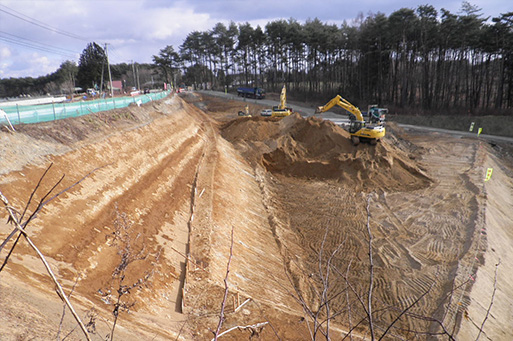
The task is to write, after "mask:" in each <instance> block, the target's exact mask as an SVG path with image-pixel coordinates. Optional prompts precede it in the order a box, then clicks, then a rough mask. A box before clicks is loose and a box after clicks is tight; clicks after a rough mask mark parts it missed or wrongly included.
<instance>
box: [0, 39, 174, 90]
mask: <svg viewBox="0 0 513 341" xmlns="http://www.w3.org/2000/svg"><path fill="white" fill-rule="evenodd" d="M108 72H109V67H108V60H107V53H106V51H105V50H104V49H103V48H102V47H101V46H100V45H98V44H97V43H94V42H91V43H89V44H87V46H86V48H85V49H84V50H83V51H82V53H81V55H80V58H79V63H78V65H77V64H76V63H75V62H73V61H69V60H67V61H65V62H63V63H61V65H60V66H59V68H58V69H57V70H56V71H55V72H53V73H51V74H48V75H46V76H42V77H36V78H33V77H21V78H5V79H0V98H2V97H17V96H20V95H25V94H26V95H46V94H52V95H57V94H65V95H70V94H73V93H75V92H85V91H86V89H89V88H94V89H96V90H98V91H106V92H108V89H109V85H108V84H109V74H108ZM110 72H111V75H112V79H113V80H121V81H122V84H123V86H124V87H125V88H126V90H127V91H128V90H129V89H130V88H132V87H136V88H146V87H147V88H152V87H153V86H155V87H160V88H162V85H163V81H164V77H163V75H161V74H160V71H159V68H157V67H156V65H154V64H148V63H137V64H136V63H132V64H128V63H119V64H112V65H110ZM122 90H125V89H122Z"/></svg>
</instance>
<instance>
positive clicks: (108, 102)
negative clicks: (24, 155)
mask: <svg viewBox="0 0 513 341" xmlns="http://www.w3.org/2000/svg"><path fill="white" fill-rule="evenodd" d="M169 93H170V91H162V92H152V93H149V94H144V95H138V96H133V97H115V98H105V99H97V100H92V101H80V102H68V103H66V102H65V103H52V104H40V105H14V106H12V105H11V106H7V105H5V106H2V105H0V109H2V110H3V111H5V113H6V114H7V117H8V118H9V121H10V122H11V124H13V125H15V124H20V123H38V122H47V121H54V120H60V119H63V118H68V117H77V116H82V115H88V114H92V113H96V112H100V111H106V110H112V109H120V108H125V107H127V106H129V105H130V104H131V103H135V104H138V105H141V104H144V103H148V102H150V101H154V100H159V99H162V98H164V97H166V96H167V95H169ZM0 122H5V123H7V119H6V117H5V115H3V114H2V115H0Z"/></svg>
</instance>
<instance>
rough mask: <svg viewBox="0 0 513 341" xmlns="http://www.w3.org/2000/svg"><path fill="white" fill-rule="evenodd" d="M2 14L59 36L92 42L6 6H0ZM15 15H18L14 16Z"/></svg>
mask: <svg viewBox="0 0 513 341" xmlns="http://www.w3.org/2000/svg"><path fill="white" fill-rule="evenodd" d="M2 8H4V9H2ZM5 9H7V10H8V11H7V10H5ZM9 11H10V12H9ZM0 12H3V13H6V14H9V15H10V16H13V17H15V18H18V19H20V20H23V21H25V22H28V23H30V24H32V25H35V26H39V27H41V28H44V29H45V30H48V31H51V32H54V33H58V34H61V35H64V36H67V37H70V38H74V39H78V40H83V41H89V40H90V39H87V38H84V37H81V36H79V35H76V34H74V33H69V32H66V31H63V30H60V29H58V28H55V27H53V26H50V25H48V24H46V23H44V22H42V21H39V20H37V19H34V18H32V17H29V16H28V15H25V14H23V13H20V12H18V11H15V10H13V9H12V8H9V7H7V6H5V5H0ZM11 12H13V13H11ZM14 13H16V14H14Z"/></svg>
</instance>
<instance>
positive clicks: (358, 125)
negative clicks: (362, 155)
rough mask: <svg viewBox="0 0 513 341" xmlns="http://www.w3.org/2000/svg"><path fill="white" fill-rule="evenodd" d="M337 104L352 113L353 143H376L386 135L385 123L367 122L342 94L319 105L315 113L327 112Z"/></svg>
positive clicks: (351, 129) (350, 132) (350, 125)
mask: <svg viewBox="0 0 513 341" xmlns="http://www.w3.org/2000/svg"><path fill="white" fill-rule="evenodd" d="M335 105H338V106H340V107H342V108H343V109H345V110H346V111H348V112H349V113H350V115H349V117H350V124H349V134H351V142H352V143H353V145H355V146H357V145H358V144H360V142H369V143H370V144H372V145H375V144H376V143H377V142H378V141H379V139H381V138H382V137H384V136H385V127H384V126H383V124H381V123H378V124H375V125H373V124H369V123H368V122H366V121H365V119H364V118H363V115H362V112H361V111H360V109H358V108H357V107H355V106H354V105H353V104H351V103H350V102H349V101H348V100H347V99H345V98H342V96H340V95H337V96H336V97H334V98H333V99H332V100H330V101H329V102H328V103H326V104H325V105H323V106H320V107H318V108H317V109H316V110H315V113H316V114H320V113H323V112H326V111H328V110H330V109H331V108H333V107H334V106H335Z"/></svg>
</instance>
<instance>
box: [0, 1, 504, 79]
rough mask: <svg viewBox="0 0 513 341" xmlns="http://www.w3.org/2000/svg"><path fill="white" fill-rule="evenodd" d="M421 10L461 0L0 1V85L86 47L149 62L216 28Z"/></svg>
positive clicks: (487, 10)
mask: <svg viewBox="0 0 513 341" xmlns="http://www.w3.org/2000/svg"><path fill="white" fill-rule="evenodd" d="M469 2H470V4H472V5H475V6H477V7H478V8H481V13H482V15H483V17H485V18H486V17H496V16H499V15H500V14H501V13H506V12H510V11H513V3H512V1H511V0H472V1H469ZM425 4H429V5H432V6H433V7H435V9H437V10H438V11H440V9H442V8H444V9H447V10H449V11H450V12H452V13H453V14H458V13H460V10H461V7H462V1H461V0H456V1H452V0H424V1H423V0H418V1H416V0H415V1H408V0H391V1H383V0H359V1H354V0H352V1H349V0H317V1H303V0H279V1H277V0H256V1H255V0H252V1H248V0H181V1H176V0H0V79H3V78H10V77H14V78H16V77H39V76H44V75H47V74H50V73H52V72H55V71H56V70H57V69H58V68H59V66H60V65H61V63H63V62H64V61H67V60H71V61H74V62H76V63H77V64H78V60H79V57H80V54H81V53H82V51H83V50H84V49H85V48H86V46H87V44H88V43H90V42H93V41H94V42H96V43H98V44H99V45H101V46H102V47H104V46H105V44H107V51H108V55H109V61H110V63H111V64H118V63H132V62H136V63H151V62H152V56H153V55H157V54H158V53H159V51H160V50H161V49H163V48H165V47H166V46H168V45H172V46H173V47H174V48H175V51H178V50H179V46H180V45H181V44H182V43H183V41H184V39H185V37H186V36H187V35H188V34H189V33H191V32H193V31H200V32H203V31H208V30H211V29H212V28H213V27H214V26H215V24H216V23H219V22H221V23H224V24H225V25H227V26H228V24H229V23H230V22H232V21H233V22H235V23H237V24H238V23H246V22H248V23H250V24H251V25H252V26H253V27H256V26H257V25H260V26H261V27H262V28H264V27H265V25H266V24H267V23H268V22H271V21H274V20H280V19H284V20H288V19H290V18H294V19H296V20H297V21H299V22H301V23H304V22H305V21H307V20H309V19H315V18H318V19H319V20H321V21H322V22H325V23H329V24H337V25H340V24H342V23H343V22H344V20H345V21H347V22H348V23H351V22H352V21H353V20H354V19H355V18H357V17H358V15H359V14H363V15H364V16H367V15H368V14H370V13H378V12H381V13H384V14H386V15H390V14H391V13H392V12H394V11H396V10H399V9H401V8H412V9H415V8H417V7H418V6H419V5H425Z"/></svg>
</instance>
